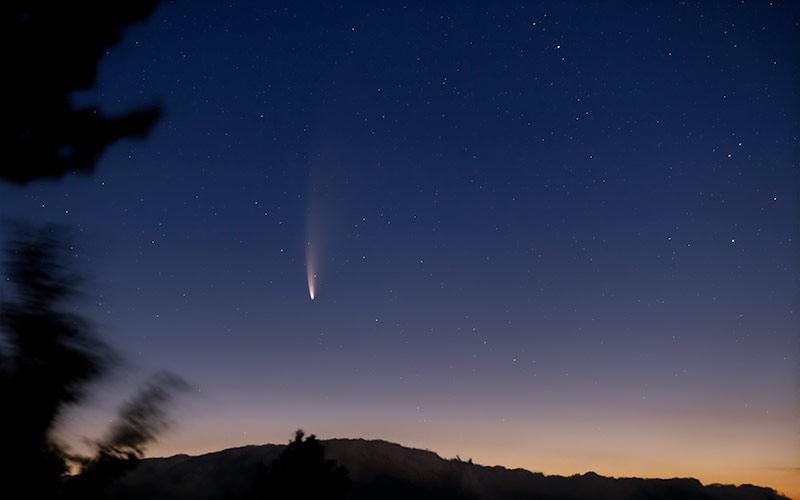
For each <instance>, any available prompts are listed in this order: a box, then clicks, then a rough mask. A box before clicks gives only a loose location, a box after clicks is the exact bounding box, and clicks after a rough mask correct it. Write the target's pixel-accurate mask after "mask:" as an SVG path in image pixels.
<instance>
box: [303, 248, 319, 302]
mask: <svg viewBox="0 0 800 500" xmlns="http://www.w3.org/2000/svg"><path fill="white" fill-rule="evenodd" d="M314 267H315V259H314V255H313V253H312V252H311V242H310V241H309V242H308V243H307V244H306V280H307V281H308V296H309V297H311V300H314V288H315V281H316V279H317V275H316V273H315V272H314Z"/></svg>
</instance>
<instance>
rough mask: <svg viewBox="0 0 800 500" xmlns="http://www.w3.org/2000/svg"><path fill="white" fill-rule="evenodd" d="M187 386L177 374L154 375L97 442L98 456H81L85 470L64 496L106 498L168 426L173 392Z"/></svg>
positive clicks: (67, 486) (68, 487)
mask: <svg viewBox="0 0 800 500" xmlns="http://www.w3.org/2000/svg"><path fill="white" fill-rule="evenodd" d="M186 389H187V385H186V382H184V381H183V379H181V378H179V377H177V376H175V375H172V374H169V373H162V374H159V375H158V376H156V377H154V378H153V379H152V380H151V381H150V382H149V383H148V384H147V385H146V386H145V387H144V388H142V389H141V390H140V391H139V393H138V394H137V395H136V396H135V397H134V398H133V399H132V400H131V401H128V402H127V403H126V404H125V405H124V406H123V407H122V408H121V409H120V411H119V421H118V422H117V423H115V424H114V425H113V426H112V427H111V429H110V431H109V432H108V434H107V435H106V436H105V438H103V439H101V440H99V441H97V442H96V443H95V448H96V452H95V455H94V457H92V458H81V459H79V461H80V462H81V463H82V466H81V474H80V475H79V476H77V477H75V478H74V479H72V480H71V481H69V482H68V483H67V485H66V487H65V492H64V497H65V498H68V499H73V498H74V499H76V500H77V499H84V500H88V499H99V498H105V490H106V489H107V488H108V487H109V486H110V485H111V484H112V483H113V482H114V481H117V480H118V479H120V478H122V477H123V476H125V475H126V474H127V473H128V472H130V471H131V470H133V469H134V468H135V467H136V466H137V465H138V464H139V461H140V460H141V459H142V457H144V452H145V447H146V446H147V444H149V443H151V442H153V441H155V440H156V438H157V437H158V434H159V433H160V432H161V431H163V430H164V429H165V428H166V427H167V426H168V421H167V419H166V413H165V405H166V404H167V403H168V402H169V401H170V400H171V399H172V396H173V393H174V392H175V391H181V390H186Z"/></svg>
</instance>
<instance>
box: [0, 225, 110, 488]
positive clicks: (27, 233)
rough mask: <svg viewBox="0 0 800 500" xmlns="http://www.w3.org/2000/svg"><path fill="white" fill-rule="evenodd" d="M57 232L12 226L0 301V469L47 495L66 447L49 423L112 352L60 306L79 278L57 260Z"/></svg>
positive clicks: (10, 479) (62, 468) (74, 399)
mask: <svg viewBox="0 0 800 500" xmlns="http://www.w3.org/2000/svg"><path fill="white" fill-rule="evenodd" d="M61 237H63V231H62V230H60V229H58V228H56V227H54V226H49V227H47V228H45V229H44V230H42V231H40V232H38V233H37V232H33V231H31V230H27V229H24V228H22V227H18V228H17V232H16V238H15V240H14V241H13V242H12V243H11V245H10V246H9V248H8V250H7V268H8V274H7V277H6V279H7V281H8V282H9V283H10V284H11V285H12V286H13V287H14V289H13V292H14V299H12V300H4V301H3V302H2V304H0V329H1V330H2V334H3V337H4V340H5V342H4V343H3V344H2V350H0V396H1V397H2V401H3V411H0V432H2V433H3V437H4V439H3V450H2V453H0V474H2V475H3V476H5V478H6V481H4V483H6V484H9V483H10V484H9V485H10V486H12V491H15V490H16V491H23V490H24V491H28V492H29V493H30V497H31V498H51V497H52V496H53V494H54V492H55V491H56V490H57V489H58V479H59V476H60V475H61V474H63V473H64V472H65V471H66V469H67V467H66V460H65V458H66V454H65V453H64V451H63V449H62V448H61V446H60V445H59V444H58V443H56V442H55V441H54V440H53V436H52V435H51V431H52V428H53V425H54V423H55V421H56V418H57V417H58V416H59V415H60V414H61V413H62V412H63V410H64V409H65V408H66V407H67V406H68V405H73V404H75V403H78V402H80V401H81V399H82V398H83V396H84V393H85V389H86V386H87V384H88V383H89V382H91V381H93V380H95V379H96V378H98V377H99V376H100V375H101V374H102V373H104V372H105V370H106V368H107V365H108V361H109V360H110V359H111V356H110V351H109V350H108V349H107V348H106V347H105V346H104V345H103V344H102V343H101V342H100V341H99V340H98V339H97V336H96V335H95V333H94V329H93V328H92V326H91V325H90V324H89V323H88V322H87V321H86V320H84V319H83V318H81V317H79V316H77V315H75V314H73V313H70V312H67V311H66V310H65V309H66V307H67V306H68V305H69V303H70V302H71V301H72V300H74V299H75V297H76V295H77V294H78V292H77V285H78V284H79V281H80V280H79V278H78V275H77V274H75V273H73V272H72V271H71V270H70V269H68V268H67V267H66V266H65V265H64V262H65V261H66V259H65V258H63V257H62V256H61V255H60V253H61V251H62V248H61V247H60V245H59V242H60V239H61ZM4 290H5V289H4ZM14 486H18V487H19V488H14Z"/></svg>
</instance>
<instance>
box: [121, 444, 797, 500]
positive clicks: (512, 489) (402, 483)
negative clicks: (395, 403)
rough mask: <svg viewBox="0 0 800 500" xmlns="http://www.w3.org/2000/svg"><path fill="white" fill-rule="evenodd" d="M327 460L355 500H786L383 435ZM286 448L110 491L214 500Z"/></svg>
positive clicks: (235, 453)
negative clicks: (507, 461)
mask: <svg viewBox="0 0 800 500" xmlns="http://www.w3.org/2000/svg"><path fill="white" fill-rule="evenodd" d="M321 442H322V444H323V445H324V447H325V456H326V458H332V459H335V460H336V461H337V463H339V464H341V465H343V466H345V467H347V469H348V471H349V473H350V478H351V479H352V481H353V487H352V490H351V491H350V494H349V496H348V498H351V499H356V500H360V499H366V498H384V499H399V498H415V499H434V498H436V499H459V500H483V499H486V500H500V499H523V498H540V499H549V500H561V499H570V500H578V499H585V500H600V499H603V500H605V499H609V500H610V499H636V500H638V499H645V498H648V499H672V498H681V499H688V500H692V499H698V500H700V499H702V500H722V499H730V500H773V499H775V500H786V499H787V497H785V496H782V495H779V494H778V493H777V492H776V491H775V490H773V489H771V488H765V487H760V486H753V485H740V486H733V485H720V484H710V485H703V484H702V483H701V482H700V481H698V480H697V479H694V478H672V479H643V478H614V477H605V476H601V475H599V474H596V473H594V472H587V473H584V474H576V475H573V476H557V475H553V476H548V475H544V474H542V473H540V472H531V471H528V470H525V469H519V468H517V469H508V468H505V467H503V466H499V465H494V466H485V465H479V464H473V463H472V462H471V461H463V460H461V459H459V458H453V459H445V458H442V457H440V456H439V455H437V454H436V453H434V452H432V451H429V450H421V449H416V448H408V447H404V446H402V445H399V444H396V443H391V442H388V441H383V440H366V439H329V440H324V441H321ZM284 448H285V446H284V445H276V444H265V445H248V446H242V447H237V448H229V449H225V450H220V451H216V452H212V453H206V454H203V455H198V456H190V455H185V454H180V455H174V456H171V457H165V458H147V459H144V460H142V462H141V464H140V466H139V467H138V468H137V469H136V470H134V471H133V472H131V473H130V474H129V475H128V476H127V477H126V478H124V479H123V480H121V481H119V482H118V483H117V484H115V485H114V486H113V487H112V489H111V490H110V491H109V498H113V499H120V500H127V499H133V498H137V499H148V498H152V499H156V498H157V499H161V500H188V499H193V500H212V499H223V498H226V495H228V497H229V498H230V497H231V495H233V497H235V496H236V495H239V494H240V493H241V492H244V491H246V489H247V488H248V487H249V485H250V484H251V483H252V481H253V478H254V476H255V472H256V468H257V464H258V463H259V462H261V463H264V464H267V465H268V464H270V463H271V462H272V460H274V459H275V458H277V457H278V455H279V454H280V453H281V451H282V450H283V449H284Z"/></svg>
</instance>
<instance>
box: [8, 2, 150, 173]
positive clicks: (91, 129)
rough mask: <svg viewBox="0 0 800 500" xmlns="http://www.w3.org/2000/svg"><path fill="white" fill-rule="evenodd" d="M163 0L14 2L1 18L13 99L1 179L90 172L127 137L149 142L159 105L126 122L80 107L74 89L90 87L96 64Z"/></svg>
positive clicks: (133, 114) (125, 117) (130, 116)
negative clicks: (127, 29)
mask: <svg viewBox="0 0 800 500" xmlns="http://www.w3.org/2000/svg"><path fill="white" fill-rule="evenodd" d="M158 3H159V0H117V1H114V2H104V1H98V0H92V1H82V2H50V1H31V0H29V1H21V0H7V1H5V2H3V4H2V7H0V12H2V35H0V36H2V39H3V48H4V60H3V69H4V74H5V75H7V77H6V78H5V79H4V83H5V84H6V85H7V87H6V97H5V103H4V109H3V111H4V117H3V119H4V123H5V126H6V127H8V128H9V129H8V130H6V131H5V132H4V133H3V139H2V141H3V150H4V154H5V158H4V159H3V162H2V164H0V178H5V179H6V180H10V181H12V182H16V183H20V184H24V183H27V182H29V181H31V180H34V179H37V178H41V177H61V176H62V175H64V174H65V173H67V172H71V171H84V172H91V171H92V170H93V169H94V166H95V163H96V162H97V160H98V158H99V156H100V154H101V153H102V152H103V150H104V149H105V148H106V147H107V146H109V145H110V144H112V143H113V142H115V141H117V140H118V139H120V138H123V137H143V136H144V135H146V134H147V132H148V131H149V130H150V129H151V127H152V126H153V124H154V123H155V121H156V120H157V118H158V116H159V110H158V108H157V107H149V108H146V109H138V110H135V111H132V112H130V113H127V114H124V115H121V116H112V117H108V116H103V115H102V114H101V113H100V112H99V111H98V110H97V109H96V108H94V107H87V108H82V109H76V108H75V107H74V106H73V105H72V103H71V102H70V100H69V95H70V93H72V92H73V91H76V90H80V89H85V88H88V87H90V86H91V85H92V84H93V83H94V80H95V76H96V71H97V63H98V61H99V59H100V58H101V57H102V56H103V55H104V54H105V53H106V49H107V48H108V47H109V46H111V45H113V44H114V43H116V42H117V41H119V38H120V34H121V31H122V29H123V28H124V27H126V26H127V25H129V24H131V23H133V22H136V21H140V20H143V19H145V18H146V17H147V16H148V15H149V14H150V13H151V12H152V11H153V10H154V8H155V6H156V5H157V4H158Z"/></svg>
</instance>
